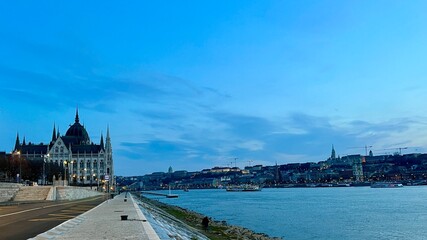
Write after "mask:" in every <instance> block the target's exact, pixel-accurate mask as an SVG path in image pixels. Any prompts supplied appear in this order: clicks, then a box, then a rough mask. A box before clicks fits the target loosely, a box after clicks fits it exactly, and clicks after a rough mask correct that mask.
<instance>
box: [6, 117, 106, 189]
mask: <svg viewBox="0 0 427 240" xmlns="http://www.w3.org/2000/svg"><path fill="white" fill-rule="evenodd" d="M13 153H14V154H20V155H21V157H24V158H25V159H27V160H29V161H46V162H54V163H56V164H58V165H60V166H65V168H66V169H67V173H66V175H67V176H65V178H66V180H67V181H68V182H70V183H72V184H79V185H87V184H97V183H100V182H101V183H102V181H105V182H106V183H107V185H109V186H114V182H113V180H114V179H113V176H114V164H113V150H112V146H111V138H110V129H109V127H107V136H106V139H105V144H104V137H103V135H102V134H101V140H100V142H99V144H95V143H93V142H91V141H90V138H89V134H88V132H87V131H86V128H85V127H84V126H83V125H81V124H80V120H79V112H78V109H77V110H76V117H75V122H74V124H73V125H71V126H70V127H69V128H68V130H67V132H66V134H65V135H63V136H60V133H59V130H58V131H57V130H56V128H55V125H54V126H53V133H52V139H51V141H50V142H49V143H48V144H44V143H40V144H33V143H31V142H29V143H28V144H27V143H26V141H25V138H24V140H23V141H22V142H20V140H19V135H17V136H16V143H15V148H14V150H13ZM49 180H52V179H49Z"/></svg>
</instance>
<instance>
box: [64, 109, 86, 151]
mask: <svg viewBox="0 0 427 240" xmlns="http://www.w3.org/2000/svg"><path fill="white" fill-rule="evenodd" d="M65 136H67V137H74V138H76V140H77V142H78V143H79V144H89V143H90V139H89V134H88V133H87V131H86V129H85V127H83V126H82V125H81V124H80V121H79V112H78V110H77V111H76V119H75V122H74V124H73V125H71V126H70V128H68V130H67V133H66V134H65Z"/></svg>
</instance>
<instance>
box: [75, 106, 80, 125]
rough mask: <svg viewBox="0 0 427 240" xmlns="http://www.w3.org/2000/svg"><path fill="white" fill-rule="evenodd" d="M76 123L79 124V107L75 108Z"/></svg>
mask: <svg viewBox="0 0 427 240" xmlns="http://www.w3.org/2000/svg"><path fill="white" fill-rule="evenodd" d="M75 120H76V123H79V122H80V119H79V107H77V108H76V119H75Z"/></svg>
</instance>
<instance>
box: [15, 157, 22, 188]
mask: <svg viewBox="0 0 427 240" xmlns="http://www.w3.org/2000/svg"><path fill="white" fill-rule="evenodd" d="M16 154H18V161H19V176H18V178H17V179H16V181H18V183H19V182H21V178H22V170H21V152H20V151H17V152H16Z"/></svg>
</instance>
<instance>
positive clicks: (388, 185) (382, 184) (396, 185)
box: [371, 182, 403, 188]
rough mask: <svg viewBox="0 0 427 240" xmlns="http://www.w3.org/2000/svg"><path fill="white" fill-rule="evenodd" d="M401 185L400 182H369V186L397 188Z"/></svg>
mask: <svg viewBox="0 0 427 240" xmlns="http://www.w3.org/2000/svg"><path fill="white" fill-rule="evenodd" d="M399 187H403V184H401V183H390V182H376V183H372V184H371V188H399Z"/></svg>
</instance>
